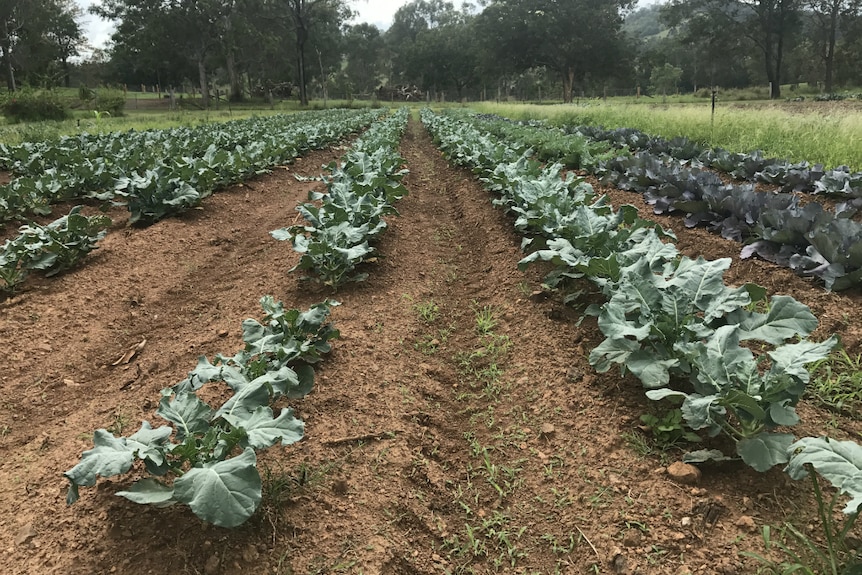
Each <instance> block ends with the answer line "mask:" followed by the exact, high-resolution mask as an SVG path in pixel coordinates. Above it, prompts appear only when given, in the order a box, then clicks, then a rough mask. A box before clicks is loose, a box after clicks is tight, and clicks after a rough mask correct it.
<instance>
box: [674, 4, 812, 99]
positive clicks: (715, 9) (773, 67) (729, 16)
mask: <svg viewBox="0 0 862 575" xmlns="http://www.w3.org/2000/svg"><path fill="white" fill-rule="evenodd" d="M800 1H801V0H671V2H670V5H671V9H672V10H675V11H676V12H677V13H678V15H679V16H678V17H679V19H680V20H684V18H685V16H689V17H695V16H698V17H701V18H703V19H705V20H707V21H708V22H710V23H711V24H710V25H711V26H712V27H713V29H715V30H720V31H722V33H723V34H741V35H743V36H745V37H746V38H748V39H749V40H750V41H751V42H752V43H753V45H755V46H756V47H757V48H758V49H759V51H760V52H761V54H762V56H763V63H764V66H765V70H766V78H767V80H768V81H769V85H770V98H773V99H775V98H779V97H781V72H782V63H783V59H784V53H785V48H786V45H787V42H788V40H789V39H790V36H791V34H792V33H793V32H794V31H795V30H796V29H797V27H798V25H799V8H800Z"/></svg>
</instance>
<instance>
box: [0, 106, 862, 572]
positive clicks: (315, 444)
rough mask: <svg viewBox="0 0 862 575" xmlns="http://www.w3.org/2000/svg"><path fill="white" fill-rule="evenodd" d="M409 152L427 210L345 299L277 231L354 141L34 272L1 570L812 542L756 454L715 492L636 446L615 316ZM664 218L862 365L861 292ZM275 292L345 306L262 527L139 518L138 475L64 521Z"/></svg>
mask: <svg viewBox="0 0 862 575" xmlns="http://www.w3.org/2000/svg"><path fill="white" fill-rule="evenodd" d="M401 151H402V155H403V156H404V157H405V159H406V162H407V166H408V167H409V169H410V174H409V175H408V176H407V178H406V180H405V184H406V186H407V188H408V189H409V191H410V195H409V196H407V197H406V198H404V199H403V200H402V201H401V202H400V203H399V204H398V206H397V207H398V210H399V212H400V217H394V218H391V219H390V220H389V223H390V228H389V230H388V231H387V232H386V234H385V235H384V237H383V239H382V241H381V242H380V244H379V246H378V247H379V251H380V256H381V257H380V258H378V261H376V262H375V263H372V264H368V265H367V270H366V271H368V272H369V274H370V275H369V278H368V280H367V281H366V282H364V283H361V284H356V285H351V286H347V287H344V288H342V289H341V290H339V291H338V293H336V294H332V293H330V292H329V291H327V290H324V289H322V288H319V287H315V286H314V284H309V283H304V282H300V281H299V280H298V278H297V276H296V274H288V273H287V270H288V269H290V268H291V267H292V266H293V265H295V263H296V262H297V260H298V255H297V254H295V253H294V252H293V251H292V249H291V248H290V245H289V244H288V243H281V242H276V241H275V240H273V239H272V238H271V237H270V236H269V234H268V232H269V230H272V229H276V228H279V227H282V226H285V225H289V224H291V223H293V222H294V221H296V217H297V216H296V212H295V206H296V205H297V204H299V203H301V202H303V201H305V200H306V197H307V193H308V191H309V190H310V189H312V188H314V187H315V186H318V187H319V186H321V184H319V183H317V184H316V183H314V182H310V183H309V182H298V181H297V180H296V179H295V178H293V174H301V175H305V176H314V175H317V174H319V173H320V171H321V165H322V164H325V163H327V162H329V161H331V160H333V159H335V158H337V157H338V156H339V155H340V154H341V153H342V150H340V149H333V150H330V151H326V152H315V153H312V154H310V155H309V156H307V157H306V158H303V159H300V160H298V161H297V162H296V163H295V164H293V165H292V166H290V167H289V169H277V170H276V171H275V172H274V173H273V174H271V175H269V176H266V177H263V178H260V179H257V180H255V181H253V182H250V183H249V184H247V185H244V186H235V187H232V188H229V189H227V190H225V191H222V192H220V193H218V194H216V195H215V196H213V197H212V198H209V199H208V200H207V201H206V202H205V204H204V206H203V207H202V208H201V209H199V210H194V211H192V212H190V213H188V214H186V215H184V216H183V217H180V218H172V219H168V220H165V221H162V222H159V223H158V224H156V225H153V226H151V227H148V228H143V229H140V228H133V227H128V226H126V222H127V220H128V215H127V214H126V213H125V212H123V211H122V210H117V211H115V212H112V213H109V215H111V216H112V217H113V218H114V221H115V222H116V223H115V225H114V228H113V229H112V231H111V233H110V234H109V235H108V237H107V238H106V239H105V240H104V241H103V242H102V244H101V247H100V249H99V250H97V251H96V252H94V253H93V254H91V255H90V256H88V258H87V259H86V260H85V263H84V265H83V266H82V267H81V268H79V269H77V270H75V271H73V272H71V273H67V274H65V275H63V276H60V277H55V278H50V279H42V278H33V279H31V280H30V281H29V282H28V284H27V285H26V287H25V289H24V292H23V293H22V294H21V295H19V296H16V297H15V298H13V299H11V300H7V301H6V302H3V303H2V304H0V350H2V351H0V354H2V359H3V362H2V363H3V365H4V367H5V370H4V372H3V374H2V376H0V386H2V391H3V401H2V404H0V431H2V433H0V454H2V456H0V482H2V484H3V485H4V486H5V487H4V489H3V490H2V492H0V508H2V509H3V512H2V513H0V535H1V536H2V538H3V541H5V545H6V557H7V559H6V561H5V563H4V566H3V567H0V571H2V572H3V573H14V574H19V573H20V574H24V573H27V574H49V573H63V574H78V573H81V574H90V573H131V574H137V573H154V574H158V573H205V574H208V575H213V574H218V573H231V574H232V573H259V574H263V573H273V574H275V573H278V574H288V573H291V574H292V573H296V574H305V573H366V574H369V573H380V574H413V573H416V574H432V573H440V574H443V573H469V572H473V573H542V574H544V573H557V572H560V573H573V574H574V573H593V572H595V573H644V574H646V573H668V574H677V573H686V572H693V573H727V574H733V573H739V574H743V573H753V572H754V571H755V570H756V563H755V562H754V561H753V560H751V559H746V558H741V557H740V556H739V552H740V551H747V550H748V551H755V552H758V553H761V554H766V552H765V551H764V550H763V546H762V544H761V542H760V536H759V530H760V528H761V527H762V526H763V525H766V524H773V525H775V524H780V523H781V522H782V521H784V520H791V521H794V522H796V523H797V524H798V525H800V526H801V527H802V528H803V529H806V530H807V529H810V530H811V531H810V533H811V534H812V535H813V536H816V533H817V524H816V522H815V521H814V520H812V507H811V501H810V497H809V495H808V491H807V486H806V485H800V484H795V483H794V482H792V481H790V480H788V479H787V478H786V476H785V475H783V474H782V473H781V471H780V470H779V469H776V470H773V471H771V472H769V473H766V474H758V473H756V472H754V471H752V470H750V469H748V468H747V467H745V466H743V465H741V464H736V463H734V464H730V465H726V466H723V467H717V466H716V467H706V468H705V469H704V473H703V477H702V478H701V479H700V481H699V482H698V483H696V484H681V483H677V482H675V481H673V480H671V479H670V477H669V476H668V474H667V472H666V467H667V464H668V463H670V462H672V461H674V460H675V459H678V458H679V456H680V452H678V451H674V450H671V451H661V450H658V449H656V448H655V447H654V446H652V445H651V444H650V443H649V442H648V441H646V442H641V443H639V442H638V441H637V440H638V438H643V437H644V435H643V434H642V432H641V431H640V430H639V428H638V425H639V420H638V418H639V416H640V415H641V414H643V413H646V412H649V411H651V409H653V406H652V405H650V402H649V401H648V400H647V399H646V398H645V397H644V396H643V392H642V390H641V389H640V387H639V385H638V384H637V383H636V382H635V381H633V380H631V379H629V378H621V377H620V376H619V374H618V373H608V374H596V373H595V372H594V371H593V370H592V368H591V367H590V366H589V364H588V362H587V359H586V357H587V354H588V353H589V350H590V349H592V347H594V346H595V345H596V344H598V342H599V341H601V339H602V337H601V334H600V333H599V331H598V329H597V327H596V326H595V322H594V321H593V320H590V319H585V320H583V321H581V319H582V318H581V315H580V314H579V313H578V312H577V311H576V310H574V309H572V308H569V307H566V306H563V305H562V304H561V303H560V302H559V301H558V299H557V297H556V296H553V295H548V294H545V293H543V292H541V291H540V290H539V289H538V286H539V284H540V282H541V278H542V272H543V270H541V269H539V268H535V269H531V270H528V271H527V272H526V273H523V272H519V271H518V270H517V262H518V261H519V259H520V258H521V257H522V254H521V251H520V248H519V246H520V238H518V237H517V236H516V235H515V233H514V232H513V230H512V222H511V221H510V220H509V219H508V218H507V216H505V215H504V214H503V213H501V212H500V211H498V210H495V209H494V208H493V207H492V205H491V203H490V201H489V200H490V197H489V195H488V194H487V192H485V191H484V190H482V188H481V187H480V186H479V185H478V183H477V182H476V181H475V180H474V179H473V177H472V176H471V175H470V174H469V172H466V171H463V170H459V169H453V168H451V167H450V166H448V164H447V163H446V162H445V160H444V159H443V158H442V157H441V155H440V154H439V152H437V151H436V150H435V149H434V147H433V145H432V143H431V141H430V139H429V137H428V135H427V134H426V133H425V132H424V130H423V129H422V128H421V126H420V125H419V124H418V123H417V122H415V121H411V124H410V126H409V129H408V133H407V135H406V136H405V138H404V141H403V143H402V150H401ZM602 191H603V192H608V193H610V194H611V197H612V199H613V200H614V202H613V203H614V204H615V205H618V204H619V203H635V205H639V202H635V201H634V200H637V198H636V197H634V196H632V195H631V194H626V193H625V192H618V191H613V190H604V189H603V190H602ZM654 219H656V220H658V221H660V223H662V224H663V225H666V226H668V227H671V228H673V229H674V230H675V231H676V232H677V234H678V235H679V236H680V241H679V245H680V249H681V251H683V252H684V253H686V254H689V255H697V254H703V255H705V256H707V257H710V258H717V257H728V256H730V257H734V263H733V265H732V267H731V270H730V272H729V273H728V281H729V282H733V283H743V282H747V281H756V282H758V283H761V284H763V285H766V286H767V287H768V288H769V289H770V290H771V291H774V292H776V293H787V294H790V295H793V296H794V297H796V298H797V299H799V300H801V301H803V302H804V303H806V304H808V305H809V306H811V307H812V309H813V310H814V312H815V313H816V314H817V315H818V317H820V318H821V322H822V327H821V329H820V331H818V333H817V334H816V335H817V336H818V337H820V336H824V337H825V336H826V335H827V333H832V332H837V333H840V334H841V335H842V337H843V338H844V342H845V344H846V345H847V346H848V348H850V350H851V351H855V352H859V350H860V338H862V332H860V325H862V323H860V314H862V312H860V309H862V306H860V297H859V295H858V294H855V295H837V294H828V293H826V292H825V291H823V290H822V288H821V287H819V286H817V285H815V284H811V283H809V282H807V281H806V280H803V279H800V278H798V277H796V276H794V275H793V274H792V273H791V272H788V271H787V270H782V269H779V268H776V267H775V266H771V265H770V264H765V263H763V262H757V261H746V262H739V261H738V257H737V256H736V254H738V252H739V246H738V244H733V242H725V241H724V240H721V239H720V238H716V237H715V236H712V235H710V234H708V233H707V232H703V231H701V230H685V229H684V228H682V226H681V222H679V221H678V220H677V221H674V220H673V219H672V218H668V219H667V221H665V220H664V219H662V218H658V217H657V218H654ZM265 294H271V295H273V296H274V297H275V298H276V299H278V300H281V301H284V302H285V304H287V305H289V306H291V307H301V308H304V307H307V306H309V305H311V304H312V303H315V302H318V301H321V300H323V299H325V298H326V297H335V298H336V299H338V300H339V301H340V302H341V303H342V305H341V306H340V307H337V308H335V309H334V310H333V320H334V321H335V323H336V325H337V327H338V328H339V329H340V330H341V333H342V337H341V339H340V340H337V341H336V342H335V344H334V350H333V352H332V354H331V355H330V356H328V357H327V358H326V359H325V360H324V362H323V363H322V364H320V367H319V369H318V375H317V380H316V383H315V389H314V391H313V392H312V393H311V394H310V395H309V396H307V397H306V398H304V399H302V400H299V401H294V402H291V405H292V407H293V408H294V409H295V410H296V411H297V414H298V416H299V417H301V418H302V419H303V420H304V421H305V422H306V437H305V438H304V439H303V440H302V441H301V442H299V443H297V444H294V445H291V446H288V447H275V448H272V449H269V450H266V451H265V452H260V453H259V459H258V461H259V467H260V469H261V475H262V476H263V478H264V502H263V505H262V506H261V509H260V510H259V511H258V513H257V514H256V515H255V516H254V517H253V518H252V519H251V520H250V521H249V522H248V523H247V524H246V525H244V526H242V527H240V528H238V529H235V530H225V529H221V528H217V527H213V526H211V525H207V524H204V523H202V522H201V521H200V520H198V519H197V518H196V517H195V516H194V515H193V514H192V513H191V512H190V511H189V510H188V509H186V508H181V507H173V508H169V509H152V508H147V507H141V506H138V505H135V504H133V503H131V502H128V501H126V500H125V499H122V498H119V497H116V496H115V495H114V493H115V492H116V491H118V490H119V489H121V488H125V487H127V486H128V485H129V484H130V483H131V482H132V481H133V480H134V479H135V478H136V477H137V476H136V475H135V474H134V473H133V474H131V475H130V476H127V477H118V478H113V479H107V480H105V479H100V480H99V483H98V485H97V486H96V487H95V488H85V489H82V490H81V495H82V496H81V500H80V501H79V502H78V503H76V504H75V505H73V506H71V507H67V506H66V504H65V496H66V491H67V484H66V481H65V479H64V478H63V477H62V472H63V471H65V470H67V469H69V468H71V467H72V466H74V465H75V463H76V462H77V461H78V460H79V457H80V454H81V452H82V451H84V450H86V449H89V448H90V447H91V446H92V432H93V430H94V429H95V428H99V427H103V428H108V429H110V430H111V431H114V432H117V433H123V434H129V433H131V432H133V431H134V430H136V429H137V428H138V426H139V425H140V421H141V420H148V421H150V422H152V423H154V424H156V423H158V422H157V421H156V418H155V417H154V416H153V412H154V410H155V407H156V404H157V402H158V399H159V390H161V389H162V388H164V387H166V386H169V385H173V384H174V383H176V382H178V381H179V380H181V379H182V378H183V377H185V375H186V373H187V372H188V371H190V370H191V369H193V368H194V366H195V365H196V362H197V357H198V356H199V355H207V356H209V357H212V356H214V355H215V354H216V353H223V354H225V355H232V354H233V353H234V352H235V351H237V350H238V349H239V348H240V347H241V345H242V342H241V337H240V336H241V329H240V323H241V321H242V320H243V319H244V318H246V317H260V316H261V312H260V308H259V306H258V299H259V298H260V297H261V296H263V295H265ZM144 340H146V343H145V344H143V347H142V349H140V351H138V352H137V353H136V354H135V355H134V356H133V357H132V358H131V359H130V360H129V362H128V363H120V364H119V365H117V366H113V365H112V364H113V363H114V362H115V361H116V360H118V359H120V358H121V357H123V356H124V354H125V353H126V352H127V351H128V350H130V349H131V348H133V347H135V346H136V345H139V344H141V342H143V341H144ZM800 412H801V415H802V417H803V420H804V423H803V425H801V426H800V428H799V429H798V430H797V432H798V433H802V434H813V435H816V434H819V433H823V432H827V431H828V432H829V433H830V435H833V436H836V437H839V438H842V439H843V438H846V437H856V438H858V437H859V431H860V427H859V425H858V424H857V423H856V422H854V421H849V420H846V419H844V418H843V417H841V416H840V415H836V414H834V413H830V412H826V411H822V410H821V409H820V408H818V407H816V406H813V405H812V406H804V407H803V408H801V409H800ZM716 446H717V447H725V448H726V447H727V446H722V445H721V444H716Z"/></svg>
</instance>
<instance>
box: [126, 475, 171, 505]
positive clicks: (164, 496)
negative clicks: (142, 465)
mask: <svg viewBox="0 0 862 575" xmlns="http://www.w3.org/2000/svg"><path fill="white" fill-rule="evenodd" d="M117 495H119V496H120V497H125V498H126V499H128V500H129V501H132V502H134V503H140V504H143V505H154V506H156V507H168V506H170V505H173V504H174V503H176V500H175V499H174V490H173V488H171V487H168V486H167V485H165V484H163V483H160V482H158V481H156V480H155V479H150V478H144V479H141V480H140V481H137V482H135V483H134V484H133V485H132V486H131V487H130V488H129V490H128V491H117Z"/></svg>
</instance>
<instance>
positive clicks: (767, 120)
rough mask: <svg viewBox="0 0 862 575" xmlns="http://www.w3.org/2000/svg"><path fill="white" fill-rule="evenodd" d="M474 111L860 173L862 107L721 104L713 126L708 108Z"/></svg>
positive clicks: (484, 107) (599, 105)
mask: <svg viewBox="0 0 862 575" xmlns="http://www.w3.org/2000/svg"><path fill="white" fill-rule="evenodd" d="M471 108H473V109H475V110H477V111H480V112H484V113H495V114H500V115H502V116H507V117H510V118H515V119H539V118H542V119H548V120H550V121H552V122H554V123H558V124H570V125H577V124H592V125H602V126H605V127H607V128H619V127H628V128H637V129H639V130H642V131H644V132H647V133H649V134H654V135H658V136H664V137H666V138H672V137H675V136H686V137H688V138H691V139H692V140H695V141H697V142H700V143H702V144H706V145H709V146H711V147H722V148H726V149H728V150H731V151H734V152H751V151H753V150H763V152H764V153H766V154H767V155H769V156H774V157H778V158H786V159H790V160H793V161H802V160H807V161H809V162H813V163H822V164H824V165H826V166H827V167H835V166H839V165H849V166H850V167H851V168H853V169H854V170H862V102H858V101H845V102H786V103H785V102H782V103H745V104H743V103H738V102H734V103H720V104H719V105H718V106H716V112H715V119H714V122H713V121H712V120H711V114H710V105H709V102H705V103H701V104H665V105H662V104H651V105H642V104H630V103H615V102H601V101H590V102H589V103H585V104H580V105H571V104H569V105H556V106H537V105H523V104H492V103H481V104H473V105H471Z"/></svg>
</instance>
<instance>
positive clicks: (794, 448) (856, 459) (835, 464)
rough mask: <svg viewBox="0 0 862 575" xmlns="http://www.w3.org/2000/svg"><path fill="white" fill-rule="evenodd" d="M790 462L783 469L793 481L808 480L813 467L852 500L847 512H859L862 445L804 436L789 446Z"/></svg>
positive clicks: (861, 500) (861, 503)
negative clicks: (810, 469) (806, 466)
mask: <svg viewBox="0 0 862 575" xmlns="http://www.w3.org/2000/svg"><path fill="white" fill-rule="evenodd" d="M790 453H791V457H790V463H788V464H787V467H786V468H785V469H784V470H785V471H786V472H787V473H788V474H789V475H790V477H792V478H793V479H803V478H805V477H807V475H808V471H807V470H806V468H805V465H806V464H809V465H811V467H813V468H814V469H815V471H817V473H819V474H820V475H821V476H822V477H823V478H824V479H826V480H827V481H829V483H831V484H832V485H833V486H834V487H835V488H836V489H838V490H839V491H840V492H841V493H844V494H847V495H849V496H850V497H851V500H850V502H849V503H848V504H847V506H846V507H844V513H847V514H850V513H856V512H858V511H859V510H860V506H862V445H859V444H858V443H856V442H854V441H836V440H834V439H830V438H828V437H803V438H802V439H800V440H799V441H797V442H796V443H794V444H793V445H791V446H790Z"/></svg>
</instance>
